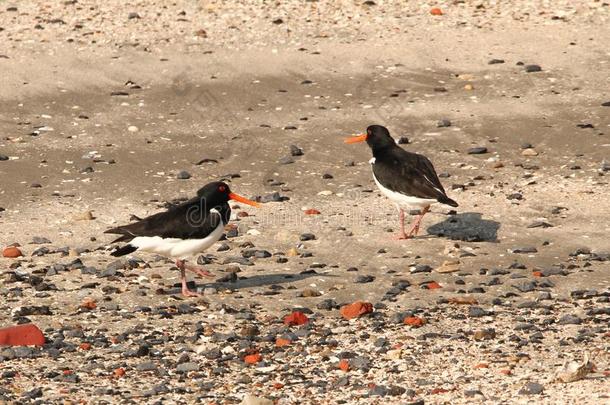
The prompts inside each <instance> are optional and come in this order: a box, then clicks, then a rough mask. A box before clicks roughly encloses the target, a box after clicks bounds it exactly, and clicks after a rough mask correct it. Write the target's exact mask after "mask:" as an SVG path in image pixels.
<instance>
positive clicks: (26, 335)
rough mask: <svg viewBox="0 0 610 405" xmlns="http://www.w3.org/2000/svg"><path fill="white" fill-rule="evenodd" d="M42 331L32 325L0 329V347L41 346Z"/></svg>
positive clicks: (42, 340) (42, 342) (42, 341)
mask: <svg viewBox="0 0 610 405" xmlns="http://www.w3.org/2000/svg"><path fill="white" fill-rule="evenodd" d="M44 342H45V339H44V335H43V334H42V331H41V330H40V329H38V327H37V326H36V325H34V324H33V323H26V324H23V325H17V326H11V327H9V328H4V329H0V346H3V345H6V346H42V345H44Z"/></svg>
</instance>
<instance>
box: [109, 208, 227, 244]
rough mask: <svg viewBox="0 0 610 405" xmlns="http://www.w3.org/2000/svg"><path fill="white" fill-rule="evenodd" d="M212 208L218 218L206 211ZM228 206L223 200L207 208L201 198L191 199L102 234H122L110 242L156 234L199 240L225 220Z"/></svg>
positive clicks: (125, 240) (225, 221)
mask: <svg viewBox="0 0 610 405" xmlns="http://www.w3.org/2000/svg"><path fill="white" fill-rule="evenodd" d="M213 208H214V209H216V211H218V212H219V213H220V217H219V216H218V215H216V214H213V213H212V212H210V209H213ZM230 216H231V208H230V207H229V204H227V203H224V204H221V205H219V206H216V207H207V206H206V205H205V199H202V198H200V197H196V198H193V199H191V200H189V201H186V202H184V203H182V204H180V205H178V206H175V207H172V208H170V209H169V210H167V211H164V212H159V213H157V214H154V215H151V216H149V217H146V218H144V219H142V220H141V221H137V222H134V223H131V224H129V225H123V226H119V227H116V228H112V229H109V230H107V231H106V232H105V233H114V234H119V235H122V236H121V237H119V238H118V239H116V240H115V241H113V243H114V242H129V241H130V240H132V239H133V238H135V237H137V236H160V237H162V238H179V239H199V238H204V237H206V236H207V235H209V234H210V233H211V232H212V231H214V229H216V227H217V226H218V223H219V221H220V220H222V223H223V224H226V223H227V222H229V217H230Z"/></svg>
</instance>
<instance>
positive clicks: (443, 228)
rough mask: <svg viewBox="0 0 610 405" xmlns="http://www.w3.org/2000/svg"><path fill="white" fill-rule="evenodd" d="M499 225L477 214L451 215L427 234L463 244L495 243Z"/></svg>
mask: <svg viewBox="0 0 610 405" xmlns="http://www.w3.org/2000/svg"><path fill="white" fill-rule="evenodd" d="M499 229H500V223H499V222H497V221H492V220H490V219H483V218H482V214H480V213H478V212H464V213H462V214H457V215H451V216H449V217H448V218H447V219H446V220H444V221H443V222H439V223H438V224H435V225H432V226H431V227H429V228H428V233H429V234H431V235H436V236H439V237H445V238H448V239H453V240H463V241H465V242H497V241H498V230H499Z"/></svg>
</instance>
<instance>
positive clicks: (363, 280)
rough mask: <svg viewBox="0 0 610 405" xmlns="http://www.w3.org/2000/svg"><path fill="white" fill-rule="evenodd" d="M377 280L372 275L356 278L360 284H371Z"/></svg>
mask: <svg viewBox="0 0 610 405" xmlns="http://www.w3.org/2000/svg"><path fill="white" fill-rule="evenodd" d="M374 280H375V276H371V275H362V276H358V277H356V281H355V282H356V283H358V284H364V283H371V282H373V281H374Z"/></svg>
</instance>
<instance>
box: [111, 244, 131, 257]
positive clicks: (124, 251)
mask: <svg viewBox="0 0 610 405" xmlns="http://www.w3.org/2000/svg"><path fill="white" fill-rule="evenodd" d="M136 250H138V248H137V247H135V246H133V245H130V244H127V245H125V246H123V247H120V248H116V249H115V250H114V251H113V252H112V253H110V255H111V256H114V257H118V256H124V255H128V254H129V253H132V252H135V251H136Z"/></svg>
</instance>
